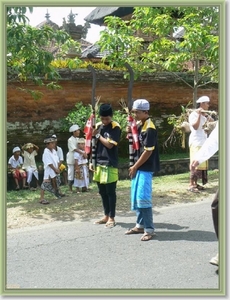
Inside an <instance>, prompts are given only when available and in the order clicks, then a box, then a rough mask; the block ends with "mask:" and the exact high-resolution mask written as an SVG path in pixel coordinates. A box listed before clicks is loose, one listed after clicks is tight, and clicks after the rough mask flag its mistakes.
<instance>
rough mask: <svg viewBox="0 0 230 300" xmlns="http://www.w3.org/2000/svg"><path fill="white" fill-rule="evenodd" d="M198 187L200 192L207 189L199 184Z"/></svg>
mask: <svg viewBox="0 0 230 300" xmlns="http://www.w3.org/2000/svg"><path fill="white" fill-rule="evenodd" d="M196 187H197V189H198V190H199V191H203V190H205V188H204V187H203V186H202V185H199V184H197V185H196Z"/></svg>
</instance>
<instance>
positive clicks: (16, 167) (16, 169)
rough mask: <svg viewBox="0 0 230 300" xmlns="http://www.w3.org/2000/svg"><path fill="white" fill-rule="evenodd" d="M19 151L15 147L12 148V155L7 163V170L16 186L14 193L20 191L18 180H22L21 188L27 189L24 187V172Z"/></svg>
mask: <svg viewBox="0 0 230 300" xmlns="http://www.w3.org/2000/svg"><path fill="white" fill-rule="evenodd" d="M20 153H21V149H20V148H19V147H18V146H17V147H14V148H13V155H12V156H11V157H10V159H9V161H8V169H9V171H10V172H11V174H12V175H13V178H14V181H15V184H16V191H19V190H20V186H19V180H21V179H22V188H23V189H28V188H29V187H28V186H26V171H25V170H23V168H22V165H23V159H22V156H21V155H20Z"/></svg>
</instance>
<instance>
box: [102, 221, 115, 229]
mask: <svg viewBox="0 0 230 300" xmlns="http://www.w3.org/2000/svg"><path fill="white" fill-rule="evenodd" d="M115 226H116V222H115V221H111V222H107V223H106V224H105V228H113V227H115Z"/></svg>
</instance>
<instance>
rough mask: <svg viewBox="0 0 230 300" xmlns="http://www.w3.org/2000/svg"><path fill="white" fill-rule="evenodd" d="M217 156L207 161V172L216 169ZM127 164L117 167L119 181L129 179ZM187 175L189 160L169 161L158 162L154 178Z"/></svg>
mask: <svg viewBox="0 0 230 300" xmlns="http://www.w3.org/2000/svg"><path fill="white" fill-rule="evenodd" d="M218 168H219V166H218V155H217V156H213V157H212V158H210V159H209V170H215V169H218ZM128 169H129V164H128V163H127V164H123V165H121V166H119V179H129V175H128ZM182 173H189V158H182V159H170V160H163V161H161V162H160V171H159V172H157V173H156V174H155V176H165V175H175V174H182Z"/></svg>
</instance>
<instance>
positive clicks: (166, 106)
mask: <svg viewBox="0 0 230 300" xmlns="http://www.w3.org/2000/svg"><path fill="white" fill-rule="evenodd" d="M68 76H69V74H68ZM72 76H74V75H72ZM87 76H88V78H83V79H82V80H80V79H79V78H78V79H76V78H72V79H70V78H66V79H64V80H62V81H61V82H60V84H61V86H62V89H61V90H57V91H52V90H47V89H45V88H44V87H38V86H34V85H32V84H28V83H27V85H26V87H27V88H30V89H37V90H39V91H41V92H42V93H43V94H44V95H43V97H42V99H41V100H37V101H36V100H34V99H33V98H32V97H31V96H30V94H27V93H25V92H22V91H19V90H18V89H17V87H21V85H20V84H17V83H14V84H12V83H11V84H8V86H7V122H8V126H7V139H8V140H9V143H8V144H7V150H8V156H9V155H11V151H12V148H13V147H14V146H17V145H19V146H20V145H23V144H24V143H27V142H33V143H35V144H37V145H38V146H39V147H41V153H42V151H43V148H44V144H43V139H44V137H45V136H46V135H47V134H48V133H53V132H55V133H56V134H57V135H58V140H59V145H60V146H61V147H62V148H63V151H64V153H65V154H66V152H67V139H68V138H69V137H70V133H69V132H66V133H63V132H58V130H57V129H55V128H54V127H53V122H52V123H51V121H58V120H59V119H60V118H64V117H66V116H67V115H68V113H69V111H70V110H72V109H73V108H74V106H75V104H76V102H79V101H82V102H83V103H84V104H85V105H88V104H90V103H91V88H92V77H91V74H90V73H89V72H88V75H87ZM85 77H86V76H85ZM127 94H128V81H127V80H124V79H123V76H117V78H116V79H115V80H114V78H110V77H109V76H105V75H103V76H101V77H100V78H98V81H97V84H96V92H95V95H96V96H101V103H106V102H109V103H111V104H112V105H113V108H114V109H121V107H120V105H119V104H118V102H119V100H120V99H121V98H123V99H127ZM201 95H208V96H209V97H210V99H211V105H210V110H216V111H218V89H217V88H216V87H211V88H205V87H204V88H203V89H199V91H198V96H201ZM132 96H133V99H137V98H146V99H147V100H149V101H150V103H151V115H152V116H153V117H155V118H158V119H159V118H162V115H168V114H172V113H174V114H176V115H177V114H180V112H181V105H183V106H186V105H187V104H188V102H189V101H192V89H190V88H189V87H188V86H187V85H185V84H184V83H178V82H175V81H174V82H173V81H171V82H169V81H167V80H165V81H163V80H158V81H156V80H155V81H154V80H152V81H150V80H149V81H148V78H147V79H146V78H145V79H144V80H143V81H141V80H139V81H135V82H134V86H133V94H132ZM45 121H50V122H45ZM36 122H37V123H36ZM39 124H44V128H43V129H40V128H41V126H40V125H39ZM161 126H162V127H163V129H162V128H161V130H160V131H159V135H160V134H162V132H164V136H159V138H161V140H164V141H165V139H166V137H168V135H169V134H170V131H171V127H170V126H169V125H168V124H167V121H166V117H165V116H164V122H163V123H161ZM165 126H167V127H168V128H167V127H166V128H165ZM169 127H170V128H169Z"/></svg>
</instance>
